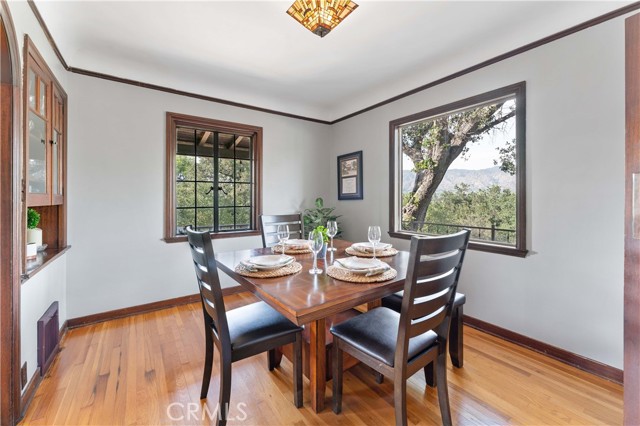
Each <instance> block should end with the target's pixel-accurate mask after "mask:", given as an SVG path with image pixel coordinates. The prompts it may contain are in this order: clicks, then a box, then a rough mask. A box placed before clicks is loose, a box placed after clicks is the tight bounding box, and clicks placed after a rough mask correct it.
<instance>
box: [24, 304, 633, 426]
mask: <svg viewBox="0 0 640 426" xmlns="http://www.w3.org/2000/svg"><path fill="white" fill-rule="evenodd" d="M254 300H255V299H254V298H253V296H251V295H249V294H247V293H241V294H237V295H232V296H228V297H226V298H225V301H226V303H227V307H228V309H230V308H233V307H237V306H239V305H241V304H243V303H249V302H252V301H254ZM464 333H465V364H464V367H463V368H461V369H456V368H452V367H451V364H449V372H448V373H449V396H450V399H451V410H452V416H453V421H454V424H459V425H463V424H465V425H467V424H468V425H479V424H482V425H484V424H509V425H512V424H529V425H542V424H545V425H560V424H572V425H575V424H581V425H587V424H588V425H591V424H621V423H622V386H620V385H617V384H615V383H612V382H609V381H607V380H604V379H600V378H598V377H595V376H592V375H590V374H587V373H585V372H582V371H580V370H577V369H575V368H573V367H569V366H567V365H565V364H562V363H560V362H557V361H554V360H552V359H550V358H546V357H544V356H542V355H540V354H538V353H535V352H532V351H529V350H527V349H524V348H521V347H519V346H516V345H513V344H511V343H508V342H505V341H503V340H500V339H498V338H495V337H492V336H489V335H487V334H484V333H482V332H479V331H477V330H474V329H471V328H467V327H465V329H464ZM62 347H63V349H62V352H61V353H60V355H59V357H58V359H57V360H56V361H55V363H54V365H53V366H52V367H51V368H50V369H49V371H50V373H49V374H48V375H47V377H46V378H45V379H44V380H43V381H42V384H41V385H40V388H39V389H38V391H37V393H36V396H35V397H34V399H33V401H32V403H31V405H30V407H29V409H28V410H27V413H26V415H25V417H24V420H23V421H22V423H21V424H25V425H62V424H73V425H85V424H95V425H107V424H109V425H124V424H126V425H156V424H193V425H196V424H212V423H213V421H212V420H211V418H212V417H213V416H215V410H216V405H217V398H218V386H219V383H218V373H217V371H218V367H217V361H218V355H217V354H216V358H215V361H214V372H213V377H212V380H211V387H210V391H209V400H207V401H205V402H202V403H201V402H200V400H199V399H198V398H199V392H200V385H201V380H202V367H203V366H202V363H203V359H204V334H203V324H202V311H201V307H200V305H199V304H190V305H183V306H179V307H175V308H170V309H165V310H161V311H155V312H150V313H146V314H141V315H136V316H132V317H128V318H122V319H117V320H113V321H109V322H104V323H99V324H94V325H90V326H86V327H81V328H77V329H74V330H70V331H69V332H68V333H67V335H66V336H65V338H64V340H63V342H62ZM291 380H292V371H291V363H290V362H289V361H287V360H286V359H285V360H283V361H282V365H281V366H280V368H278V369H276V370H275V371H274V372H269V371H268V369H267V360H266V355H260V356H256V357H253V358H249V359H246V360H243V361H239V362H237V363H234V364H233V375H232V390H231V407H230V416H232V417H235V418H236V420H234V421H230V422H229V424H239V425H240V424H244V425H280V424H282V425H284V424H288V425H307V424H309V425H322V424H344V425H361V424H366V425H380V424H392V423H393V419H394V417H393V386H392V384H391V382H390V380H385V382H384V383H383V384H382V385H378V384H376V383H375V378H374V376H373V375H372V374H371V373H370V372H369V371H368V370H367V369H366V368H364V367H362V366H356V367H354V368H352V369H351V370H349V371H348V372H347V373H346V374H345V376H344V396H343V412H342V414H340V415H335V414H334V413H333V412H332V411H331V410H330V409H329V408H326V409H325V410H324V411H323V412H321V413H320V414H315V413H314V412H313V411H312V410H311V404H310V401H309V397H310V395H309V388H308V381H307V380H306V378H305V389H304V391H305V394H304V398H305V399H304V404H305V406H304V408H302V409H296V408H295V407H294V406H293V402H292V401H293V395H292V385H291ZM327 394H328V396H327V407H330V406H331V405H330V403H329V402H330V400H329V398H330V394H331V391H330V389H328V390H327ZM407 395H408V401H409V403H408V420H409V424H414V425H415V424H420V425H430V424H433V425H438V424H440V413H439V411H438V403H437V396H436V390H435V389H432V388H428V387H426V386H425V381H424V376H423V375H422V374H416V375H415V376H413V377H412V378H411V379H410V380H409V382H408V388H407Z"/></svg>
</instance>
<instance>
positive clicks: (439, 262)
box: [416, 250, 464, 277]
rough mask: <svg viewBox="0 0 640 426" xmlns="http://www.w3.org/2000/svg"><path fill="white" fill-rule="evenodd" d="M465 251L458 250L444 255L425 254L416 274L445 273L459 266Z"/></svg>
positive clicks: (424, 275)
mask: <svg viewBox="0 0 640 426" xmlns="http://www.w3.org/2000/svg"><path fill="white" fill-rule="evenodd" d="M463 253H464V252H462V251H460V250H456V251H452V252H449V253H447V254H445V255H442V256H423V258H422V259H420V263H419V264H418V267H417V271H416V274H417V275H418V277H429V276H431V275H439V274H444V273H445V272H448V271H450V270H452V269H453V268H455V267H456V266H458V264H459V263H460V257H461V256H462V254H463Z"/></svg>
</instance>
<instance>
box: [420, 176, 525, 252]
mask: <svg viewBox="0 0 640 426" xmlns="http://www.w3.org/2000/svg"><path fill="white" fill-rule="evenodd" d="M425 222H427V223H428V224H431V225H425V226H423V227H422V231H423V232H426V233H432V234H447V233H451V232H455V231H456V228H454V227H445V226H442V225H433V224H449V225H458V226H459V227H460V228H464V227H465V226H468V227H478V228H489V229H486V230H473V229H472V237H473V238H476V239H484V240H491V230H490V228H491V227H492V226H493V227H495V228H498V229H504V230H513V231H515V229H516V194H515V193H513V192H512V191H511V190H509V189H503V188H500V187H499V186H498V185H494V186H491V187H489V188H486V189H481V190H479V191H471V190H470V188H469V185H466V184H461V185H456V187H455V190H453V191H445V192H443V193H441V194H438V195H436V196H435V197H433V199H432V200H431V204H430V205H429V210H428V211H427V217H426V219H425ZM495 240H496V241H501V242H508V243H511V244H514V243H515V233H514V232H508V231H497V232H496V234H495Z"/></svg>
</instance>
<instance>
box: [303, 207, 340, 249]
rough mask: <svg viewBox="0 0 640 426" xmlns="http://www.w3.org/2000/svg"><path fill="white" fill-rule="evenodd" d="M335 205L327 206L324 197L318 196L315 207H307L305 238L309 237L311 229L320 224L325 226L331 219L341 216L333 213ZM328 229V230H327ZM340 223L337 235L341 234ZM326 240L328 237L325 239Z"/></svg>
mask: <svg viewBox="0 0 640 426" xmlns="http://www.w3.org/2000/svg"><path fill="white" fill-rule="evenodd" d="M335 209H336V208H335V207H325V206H324V200H323V199H322V197H318V198H316V201H315V208H312V209H306V210H305V211H304V217H303V221H304V229H305V236H304V237H305V238H309V231H311V230H312V229H316V228H318V227H319V226H322V227H325V226H327V222H328V221H330V220H337V219H338V218H339V217H340V216H336V215H334V214H333V211H334V210H335ZM325 231H326V230H325ZM340 233H341V232H340V224H338V233H337V234H336V237H337V236H339V235H340ZM325 235H326V234H325ZM325 241H326V239H325Z"/></svg>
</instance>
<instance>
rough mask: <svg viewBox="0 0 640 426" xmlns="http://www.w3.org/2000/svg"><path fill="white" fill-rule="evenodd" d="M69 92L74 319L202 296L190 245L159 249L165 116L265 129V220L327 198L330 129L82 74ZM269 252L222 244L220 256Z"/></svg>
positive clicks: (248, 240)
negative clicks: (243, 251) (223, 253)
mask: <svg viewBox="0 0 640 426" xmlns="http://www.w3.org/2000/svg"><path fill="white" fill-rule="evenodd" d="M67 90H68V93H69V99H70V102H69V117H70V118H69V140H70V143H69V167H68V168H69V172H68V174H69V184H68V186H69V213H68V216H69V217H68V219H69V242H70V244H73V249H72V250H71V251H70V252H69V254H68V282H67V289H68V293H67V294H68V299H69V317H71V318H73V317H77V316H83V315H88V314H92V313H96V312H103V311H108V310H112V309H118V308H124V307H128V306H134V305H140V304H144V303H149V302H153V301H158V300H164V299H170V298H174V297H179V296H184V295H188V294H193V293H196V292H197V286H196V283H195V278H194V276H193V266H192V265H191V262H190V255H189V251H188V249H187V243H173V244H167V243H165V242H163V241H161V238H162V237H163V229H164V227H163V226H164V225H163V224H164V222H163V220H164V188H165V173H164V172H165V144H166V142H165V141H166V139H165V128H166V127H165V113H166V112H167V111H171V112H179V113H183V114H190V115H196V116H202V117H210V118H215V119H218V120H225V121H234V122H239V123H244V124H251V125H254V126H262V127H263V152H264V156H263V181H262V182H263V211H264V212H265V213H269V214H278V213H287V212H294V211H301V210H302V209H303V208H304V207H308V206H311V205H312V204H313V200H315V198H316V197H318V196H324V195H326V194H325V191H326V188H327V184H326V180H327V179H326V170H325V168H324V167H323V165H324V164H327V162H328V161H329V160H328V159H329V151H328V150H327V149H326V146H327V145H326V140H327V135H328V134H329V132H330V128H329V127H328V126H325V125H322V124H315V123H311V122H307V121H301V120H294V119H290V118H286V117H281V116H277V115H272V114H265V113H261V112H257V111H250V110H246V109H240V108H235V107H229V106H226V105H221V104H216V103H212V102H205V101H200V100H196V99H192V98H187V97H182V96H175V95H171V94H167V93H163V92H158V91H153V90H148V89H142V88H138V87H134V86H129V85H123V84H120V83H114V82H110V81H106V80H100V79H96V78H91V77H85V76H81V75H76V74H71V75H69V85H68V89H67ZM261 245H262V242H261V240H260V237H244V238H225V239H220V240H216V241H215V242H214V248H215V249H216V250H218V251H225V250H236V249H244V248H253V247H257V246H261ZM224 284H225V285H232V284H233V283H231V282H230V281H229V279H228V278H227V279H226V280H225V282H224Z"/></svg>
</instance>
